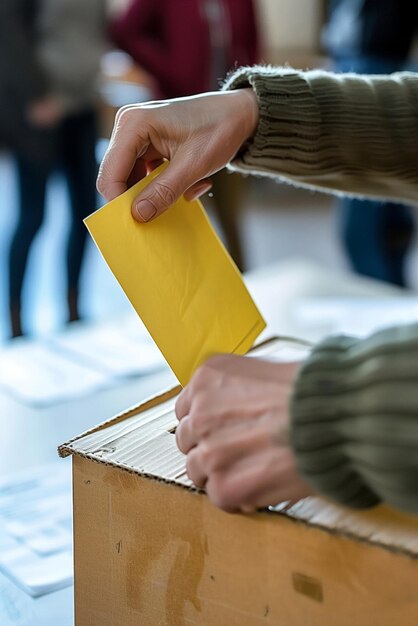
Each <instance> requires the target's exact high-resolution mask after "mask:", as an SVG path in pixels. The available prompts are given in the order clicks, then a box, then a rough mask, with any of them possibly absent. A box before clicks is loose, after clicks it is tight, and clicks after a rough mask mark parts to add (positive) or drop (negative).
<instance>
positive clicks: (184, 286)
mask: <svg viewBox="0 0 418 626" xmlns="http://www.w3.org/2000/svg"><path fill="white" fill-rule="evenodd" d="M164 167H166V164H164V165H162V166H160V167H159V168H158V169H157V170H155V171H154V172H152V174H150V175H149V176H147V177H146V178H145V179H143V180H141V181H140V182H139V183H137V184H136V185H135V186H134V187H132V188H131V189H129V190H128V191H126V192H125V193H124V194H122V195H121V196H119V197H118V198H116V199H115V200H113V201H112V202H109V204H107V205H106V206H104V207H102V208H101V209H99V210H98V211H96V212H95V213H93V214H92V215H90V216H89V217H87V218H86V219H85V220H84V221H85V224H86V226H87V228H88V229H89V231H90V234H91V236H92V237H93V239H94V241H95V243H96V245H97V246H98V248H99V250H100V251H101V253H102V254H103V257H104V258H105V260H106V262H107V264H108V265H109V267H110V269H111V270H112V272H113V273H114V275H115V276H116V278H117V280H118V281H119V283H120V285H121V287H122V289H123V290H124V291H125V293H126V295H127V296H128V298H129V300H130V302H131V304H132V306H133V307H134V309H135V311H136V312H137V313H138V315H139V316H140V318H141V319H142V321H143V322H144V324H145V326H146V327H147V329H148V331H149V332H150V334H151V336H152V337H153V339H154V341H155V342H156V344H157V346H158V347H159V349H160V350H161V352H162V353H163V355H164V357H165V358H166V360H167V362H168V364H169V365H170V367H171V369H172V370H173V372H174V374H175V375H176V376H177V378H178V380H179V381H180V383H181V384H182V385H183V386H184V385H185V384H186V383H187V382H188V381H189V380H190V377H191V376H192V374H193V372H194V371H195V369H196V368H197V367H198V366H199V365H200V364H201V363H203V361H205V360H206V359H207V358H208V357H209V356H211V355H214V354H217V353H222V352H224V353H226V352H228V353H236V354H244V353H245V352H247V351H248V350H249V348H250V347H251V346H252V344H253V342H254V340H255V339H256V337H257V336H258V335H259V334H260V332H261V331H262V330H263V328H265V322H264V320H263V318H262V316H261V315H260V313H259V311H258V309H257V307H256V306H255V304H254V302H253V300H252V298H251V296H250V294H249V293H248V291H247V288H246V286H245V285H244V282H243V280H242V278H241V275H240V273H239V271H238V269H237V268H236V266H235V264H234V263H233V261H232V260H231V258H230V256H229V255H228V253H227V252H226V250H225V248H224V246H223V245H222V243H221V242H220V240H219V238H218V236H217V235H216V233H215V231H214V230H213V228H212V226H211V224H210V222H209V220H208V218H207V216H206V213H205V211H204V209H203V206H202V205H201V203H200V202H199V201H196V200H195V201H193V202H188V201H186V200H185V199H184V198H182V199H180V200H178V201H177V202H176V203H175V204H174V205H173V206H172V207H170V208H169V209H168V210H167V211H166V212H165V213H163V214H162V215H161V216H160V217H158V218H157V219H155V220H154V221H152V222H148V223H144V224H139V223H137V222H136V221H135V220H134V219H133V218H132V216H131V205H132V202H133V200H134V198H135V197H136V196H137V195H138V193H139V192H140V191H141V190H142V189H144V188H145V187H146V185H147V184H148V183H149V182H150V181H151V180H152V179H153V178H154V177H155V176H158V174H159V173H160V172H161V170H162V168H164Z"/></svg>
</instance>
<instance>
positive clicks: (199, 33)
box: [111, 0, 259, 98]
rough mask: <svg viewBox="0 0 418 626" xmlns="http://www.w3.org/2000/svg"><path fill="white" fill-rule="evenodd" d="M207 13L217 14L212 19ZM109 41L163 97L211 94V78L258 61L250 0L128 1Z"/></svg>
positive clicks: (213, 87)
mask: <svg viewBox="0 0 418 626" xmlns="http://www.w3.org/2000/svg"><path fill="white" fill-rule="evenodd" d="M217 4H218V5H220V7H219V6H217ZM219 8H220V9H221V12H220V13H219ZM209 9H212V10H213V9H215V16H216V15H217V17H215V18H214V19H212V20H210V19H209V17H208V10H209ZM216 9H218V11H216ZM222 13H223V16H222ZM216 20H218V23H219V27H221V28H220V29H219V30H218V28H217V27H216ZM221 21H222V24H223V27H222V24H221ZM221 31H222V32H221ZM111 37H112V39H113V41H114V42H115V43H116V44H117V46H118V47H119V48H121V49H122V50H125V51H126V52H128V53H129V54H130V55H131V56H132V58H133V59H134V60H135V62H136V63H137V64H138V65H139V66H140V67H142V68H143V69H144V70H145V71H147V72H148V73H149V74H150V75H151V76H152V77H153V78H154V80H155V81H156V83H157V85H158V90H159V93H158V96H159V97H163V98H174V97H179V96H188V95H192V94H195V93H201V92H204V91H208V90H211V89H215V88H217V85H216V84H214V82H215V80H214V79H215V76H216V78H217V79H219V80H221V79H223V78H224V77H225V74H226V72H227V71H229V70H230V69H233V68H235V67H237V66H240V65H253V64H254V63H257V62H258V61H259V39H258V32H257V24H256V17H255V11H254V6H253V1H252V0H132V2H131V4H130V5H129V6H128V9H127V10H126V11H125V13H123V14H122V15H121V16H120V17H119V18H118V19H117V20H116V21H115V22H114V23H113V24H112V26H111ZM214 41H215V44H214ZM219 41H221V46H222V51H220V50H219ZM220 52H221V54H222V64H224V66H225V67H224V68H223V70H224V71H223V73H222V75H221V76H219V75H218V73H219V71H220V63H219V58H220V54H219V53H220Z"/></svg>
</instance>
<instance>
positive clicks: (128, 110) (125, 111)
mask: <svg viewBox="0 0 418 626" xmlns="http://www.w3.org/2000/svg"><path fill="white" fill-rule="evenodd" d="M133 111H134V108H133V107H132V105H131V104H125V105H124V106H123V107H121V108H120V109H118V111H117V113H116V116H115V124H117V125H120V124H125V123H126V122H127V121H128V120H129V119H131V117H132V113H133Z"/></svg>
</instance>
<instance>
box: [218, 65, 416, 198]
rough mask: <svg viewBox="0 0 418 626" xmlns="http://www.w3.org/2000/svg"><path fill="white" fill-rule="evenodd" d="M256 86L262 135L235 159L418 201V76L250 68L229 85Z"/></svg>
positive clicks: (246, 167)
mask: <svg viewBox="0 0 418 626" xmlns="http://www.w3.org/2000/svg"><path fill="white" fill-rule="evenodd" d="M249 86H250V87H252V88H253V89H254V91H255V94H256V96H257V99H258V103H259V109H260V118H259V124H258V128H257V131H256V134H255V135H254V137H253V138H252V140H251V141H250V142H248V144H246V146H245V148H244V149H243V150H242V151H241V152H240V153H239V154H238V155H237V157H236V158H235V159H234V161H233V162H232V163H231V164H230V166H229V167H230V169H232V170H235V171H239V172H241V173H258V174H262V175H266V176H270V177H275V178H277V179H279V180H282V181H285V182H289V183H293V184H296V185H297V186H302V187H307V188H311V189H317V190H321V191H326V192H331V193H336V194H343V195H349V196H354V197H369V198H385V199H389V198H390V199H393V200H398V201H401V202H406V203H409V204H410V203H412V204H418V75H417V74H414V73H410V72H401V73H397V74H392V75H389V76H359V75H355V74H333V73H330V72H325V71H322V70H315V71H307V72H299V71H296V70H292V69H290V68H275V67H271V66H254V67H244V68H241V69H239V70H238V71H236V72H235V73H233V74H232V75H231V76H230V77H229V78H228V79H227V80H226V82H225V84H224V87H223V89H224V90H228V89H238V88H243V87H249Z"/></svg>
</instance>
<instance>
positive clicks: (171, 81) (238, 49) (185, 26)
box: [111, 0, 260, 269]
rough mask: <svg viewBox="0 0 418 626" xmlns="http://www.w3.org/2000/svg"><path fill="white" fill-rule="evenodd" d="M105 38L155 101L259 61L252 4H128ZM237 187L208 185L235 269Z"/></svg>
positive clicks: (217, 181) (210, 84)
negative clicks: (146, 80)
mask: <svg viewBox="0 0 418 626" xmlns="http://www.w3.org/2000/svg"><path fill="white" fill-rule="evenodd" d="M111 37H112V39H113V40H114V42H115V43H116V45H117V46H118V47H119V48H120V49H122V50H124V51H125V52H127V53H128V54H130V55H131V57H132V58H133V59H134V61H135V62H136V63H137V64H138V65H139V66H140V67H141V68H142V69H144V70H145V71H147V72H148V73H149V74H150V76H151V77H152V79H153V80H154V83H155V89H154V90H155V97H156V98H176V97H180V96H189V95H193V94H196V93H200V92H204V91H211V90H216V89H218V88H219V84H220V81H221V80H222V79H223V78H224V77H225V75H226V73H227V72H228V71H230V70H231V69H234V68H235V67H237V66H238V65H252V64H254V63H256V62H257V61H259V56H260V50H259V48H260V46H259V34H258V28H257V20H256V12H255V7H254V3H253V0H183V1H182V2H181V3H178V2H173V1H172V0H160V1H159V2H155V0H132V1H131V2H130V3H129V5H128V7H127V8H126V10H125V11H124V12H122V13H121V14H120V15H119V17H118V18H117V19H116V20H115V21H114V22H113V24H112V26H111ZM203 149H204V148H203ZM242 182H243V181H242V180H239V177H237V176H236V175H234V174H232V175H231V174H226V173H225V172H220V173H219V174H217V176H216V177H215V178H214V180H213V197H214V201H215V209H216V213H217V216H218V219H219V221H220V224H221V227H222V230H223V232H224V234H225V238H226V242H227V245H228V248H229V250H230V252H231V254H232V256H233V258H234V260H235V262H236V264H237V265H238V267H239V268H240V269H243V268H244V258H243V251H242V246H241V243H240V238H239V233H238V211H239V208H240V204H241V203H242V196H243V185H242Z"/></svg>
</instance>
